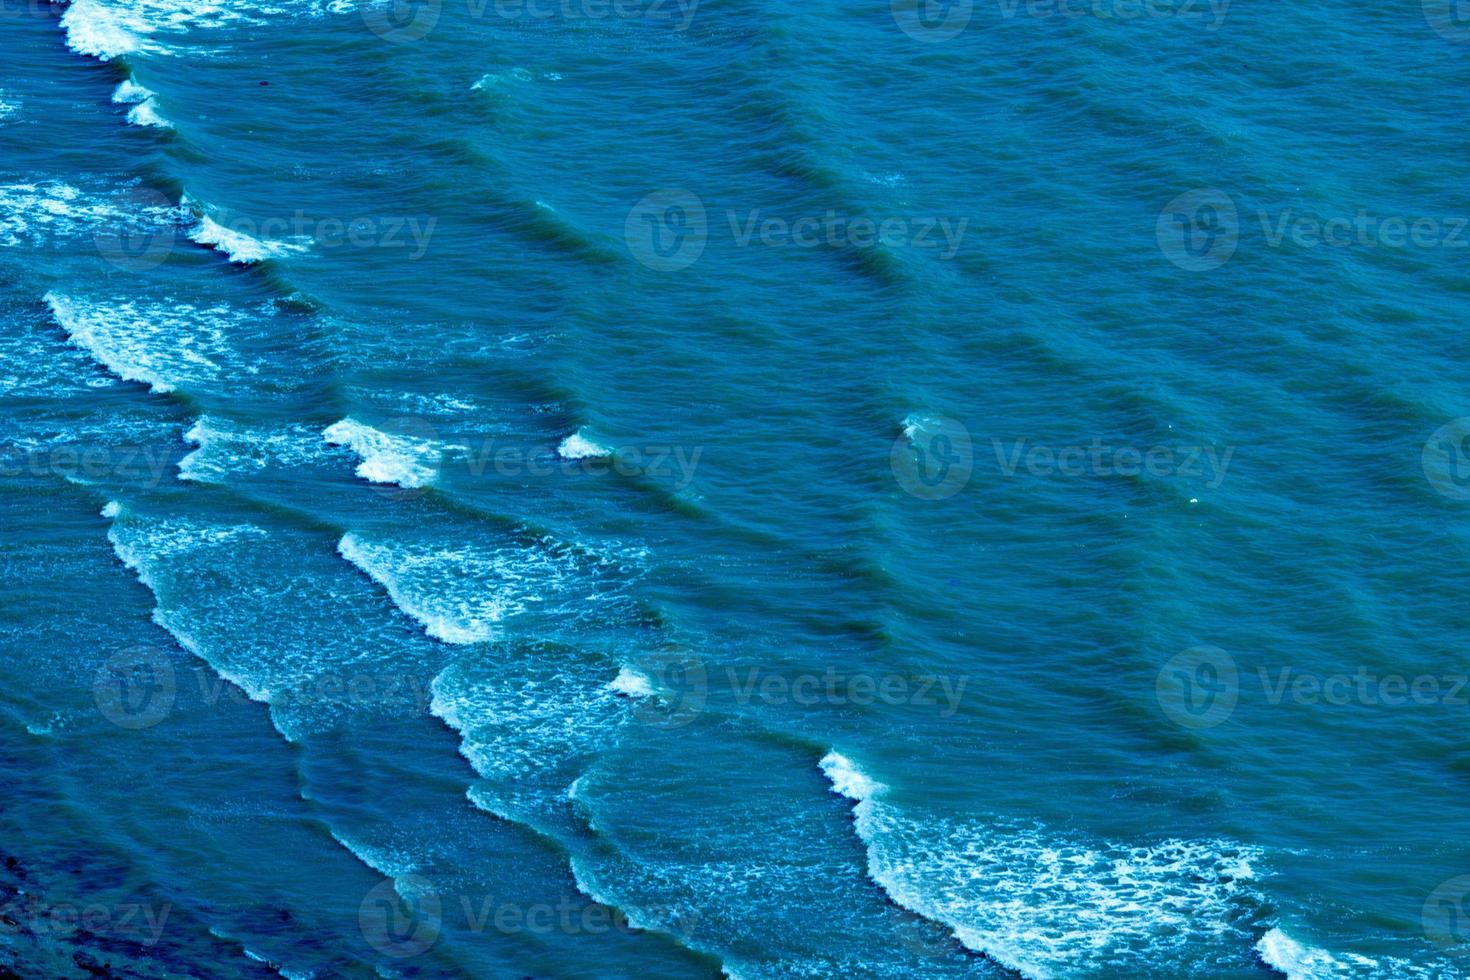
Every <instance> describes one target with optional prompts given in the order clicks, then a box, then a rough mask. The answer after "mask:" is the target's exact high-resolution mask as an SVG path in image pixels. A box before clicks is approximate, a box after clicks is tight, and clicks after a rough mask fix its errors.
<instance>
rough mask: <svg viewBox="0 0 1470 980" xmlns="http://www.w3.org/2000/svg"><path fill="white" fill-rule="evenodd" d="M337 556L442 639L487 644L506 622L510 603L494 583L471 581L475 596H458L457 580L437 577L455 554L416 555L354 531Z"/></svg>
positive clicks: (449, 641)
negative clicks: (372, 540)
mask: <svg viewBox="0 0 1470 980" xmlns="http://www.w3.org/2000/svg"><path fill="white" fill-rule="evenodd" d="M337 552H338V553H339V554H340V555H341V556H342V557H343V558H345V559H346V560H347V561H349V562H351V563H352V564H353V565H355V566H357V567H358V568H359V569H361V570H362V571H363V572H364V573H365V574H366V575H367V576H368V577H369V578H371V579H372V580H373V581H374V582H377V583H378V584H379V585H381V586H382V587H383V588H384V589H385V590H387V592H388V596H389V598H391V599H392V600H393V604H394V605H396V606H397V607H398V608H399V609H402V610H403V611H404V612H405V613H407V614H408V615H409V616H411V617H413V618H414V619H416V620H418V621H419V623H421V624H422V625H423V627H424V631H425V632H426V633H428V634H429V635H430V636H432V637H434V638H435V639H437V640H443V641H444V642H445V643H451V644H456V645H459V644H469V643H483V642H485V641H486V640H489V639H492V638H493V637H494V635H495V623H497V622H499V621H500V620H501V619H503V618H505V614H506V611H507V603H506V602H505V600H504V599H503V598H501V597H500V596H497V595H496V594H495V592H494V587H495V583H494V582H487V581H481V582H478V583H471V584H470V586H469V590H470V592H471V594H468V595H466V594H464V592H463V591H461V593H460V594H458V595H456V594H454V593H453V592H450V591H449V589H450V588H452V587H453V586H454V585H455V584H457V583H456V581H454V578H457V576H456V577H454V578H451V579H450V580H445V579H443V578H440V577H439V576H437V575H435V574H434V572H435V570H436V569H435V567H434V566H435V565H436V564H437V563H447V562H453V561H454V559H455V557H456V556H455V555H453V554H443V553H441V554H428V555H424V554H415V553H413V552H410V551H407V550H405V549H402V548H393V547H391V546H385V545H377V544H373V543H370V542H368V541H365V540H363V539H362V538H360V537H358V536H357V535H355V534H350V533H349V534H344V535H343V536H342V540H341V541H339V542H338V543H337ZM441 567H442V565H441ZM426 571H427V572H428V573H429V574H428V575H427V576H426V575H425V574H424V573H425V572H426ZM426 578H427V581H425V579H426ZM461 588H462V589H463V587H462V586H461ZM479 590H483V591H479Z"/></svg>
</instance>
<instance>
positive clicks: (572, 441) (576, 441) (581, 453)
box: [556, 426, 613, 459]
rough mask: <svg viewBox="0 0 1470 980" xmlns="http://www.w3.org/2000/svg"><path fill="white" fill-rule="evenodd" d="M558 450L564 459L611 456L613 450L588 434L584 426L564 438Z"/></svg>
mask: <svg viewBox="0 0 1470 980" xmlns="http://www.w3.org/2000/svg"><path fill="white" fill-rule="evenodd" d="M556 452H557V454H558V455H559V456H561V458H562V459H599V458H601V457H604V456H611V455H612V452H613V451H612V450H611V449H609V448H607V447H606V446H603V445H602V444H600V443H598V442H597V441H596V440H594V439H593V438H592V437H590V436H589V435H587V429H586V427H585V426H584V427H583V428H580V429H578V430H577V431H576V432H573V433H572V434H571V435H569V436H567V437H566V438H565V439H563V440H562V441H561V445H559V446H557V447H556Z"/></svg>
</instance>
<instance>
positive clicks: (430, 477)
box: [322, 418, 447, 490]
mask: <svg viewBox="0 0 1470 980" xmlns="http://www.w3.org/2000/svg"><path fill="white" fill-rule="evenodd" d="M322 437H323V438H324V439H325V440H326V441H327V442H329V443H331V444H332V445H334V446H346V447H347V448H349V449H351V450H352V451H353V452H354V453H356V454H357V455H358V456H359V457H360V458H361V459H362V462H361V463H360V464H358V467H357V475H358V476H360V477H361V478H362V479H364V480H367V481H368V482H369V483H382V484H397V485H398V486H400V487H404V488H405V489H410V490H412V489H418V488H421V487H427V486H430V485H432V484H433V482H434V480H435V479H436V478H437V477H438V476H439V467H440V465H441V463H442V461H443V458H444V451H445V449H446V448H447V447H445V446H443V445H442V444H440V443H437V442H434V441H433V440H430V439H425V438H419V437H416V436H409V435H397V434H392V433H388V432H383V431H381V430H379V429H375V428H373V427H372V426H370V425H364V424H363V423H361V422H358V421H357V420H356V419H352V418H345V419H343V420H342V421H340V422H336V423H334V424H332V425H331V426H329V427H327V429H326V430H325V431H324V432H323V433H322Z"/></svg>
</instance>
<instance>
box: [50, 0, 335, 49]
mask: <svg viewBox="0 0 1470 980" xmlns="http://www.w3.org/2000/svg"><path fill="white" fill-rule="evenodd" d="M344 9H345V10H352V9H355V7H353V6H348V5H347V4H345V3H343V2H342V0H333V2H328V3H324V2H322V0H282V2H271V0H235V2H231V3H221V2H219V0H72V2H71V4H70V5H69V6H68V7H67V9H66V12H65V13H64V14H62V17H61V26H62V28H63V29H64V30H65V31H66V39H67V44H68V45H69V46H70V47H71V49H72V50H73V51H76V52H77V53H79V54H85V55H91V56H92V57H94V58H99V59H101V60H103V61H110V60H112V59H114V58H120V57H123V56H124V55H129V54H134V53H145V54H150V55H167V54H169V53H171V49H170V48H169V46H168V45H166V44H163V43H161V41H160V36H167V35H175V36H179V37H183V36H186V35H188V34H189V33H190V32H191V31H197V30H220V29H223V28H240V27H248V26H260V25H263V24H266V23H268V22H269V21H270V20H272V19H275V18H279V17H283V16H298V15H299V16H320V15H322V14H323V13H326V12H334V13H335V12H340V11H342V10H344Z"/></svg>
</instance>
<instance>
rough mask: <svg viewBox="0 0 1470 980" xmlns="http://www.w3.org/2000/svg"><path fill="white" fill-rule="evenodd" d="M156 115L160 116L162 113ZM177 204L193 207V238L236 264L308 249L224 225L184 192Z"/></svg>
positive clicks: (264, 259)
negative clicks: (262, 237) (206, 212)
mask: <svg viewBox="0 0 1470 980" xmlns="http://www.w3.org/2000/svg"><path fill="white" fill-rule="evenodd" d="M148 105H150V103H147V102H145V103H143V104H142V105H140V106H138V108H137V109H134V110H133V111H134V112H137V111H138V110H139V109H143V108H145V107H146V106H148ZM158 118H159V119H162V117H161V116H159V117H158ZM128 120H129V121H130V122H133V121H135V120H134V119H133V117H132V114H131V113H130V114H129V115H128ZM163 123H164V125H168V120H163ZM140 125H141V124H140ZM180 206H181V207H185V208H189V209H191V210H194V211H196V213H197V218H196V222H195V225H194V229H193V230H192V231H191V232H189V238H190V239H191V240H192V241H195V242H198V243H199V244H200V245H207V246H208V247H210V248H212V249H214V250H215V251H216V252H219V253H221V254H222V255H224V256H225V257H226V258H228V259H229V260H230V261H231V262H235V263H237V264H239V265H254V264H255V263H257V262H264V261H266V260H267V259H279V258H284V257H285V256H287V255H292V254H295V253H300V252H304V251H306V249H307V246H306V244H305V243H303V242H282V241H268V240H265V239H260V238H256V237H255V236H253V235H250V234H247V233H246V232H243V231H236V230H234V229H232V228H226V227H225V226H224V225H222V224H220V223H219V222H217V221H215V220H214V219H213V218H211V217H210V216H209V215H208V214H205V213H203V209H202V208H201V206H200V204H199V202H197V201H195V200H194V199H193V198H190V197H189V196H188V195H187V194H186V195H184V199H183V200H182V201H181V202H180Z"/></svg>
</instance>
